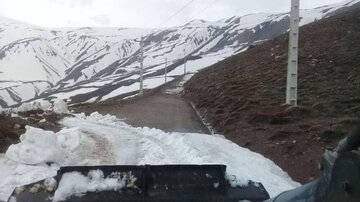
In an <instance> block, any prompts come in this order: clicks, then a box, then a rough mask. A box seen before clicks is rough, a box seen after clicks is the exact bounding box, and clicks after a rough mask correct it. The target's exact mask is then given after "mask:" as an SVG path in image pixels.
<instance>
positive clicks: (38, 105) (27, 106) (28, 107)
mask: <svg viewBox="0 0 360 202" xmlns="http://www.w3.org/2000/svg"><path fill="white" fill-rule="evenodd" d="M34 110H43V111H51V110H52V104H51V103H50V102H49V101H47V100H41V101H33V102H26V103H23V104H21V105H20V107H18V108H17V109H16V110H15V111H17V112H27V111H34Z"/></svg>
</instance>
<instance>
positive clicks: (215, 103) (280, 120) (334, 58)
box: [185, 9, 360, 182]
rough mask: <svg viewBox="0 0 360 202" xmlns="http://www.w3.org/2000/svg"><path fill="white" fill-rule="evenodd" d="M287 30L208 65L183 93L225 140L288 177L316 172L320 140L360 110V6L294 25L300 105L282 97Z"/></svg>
mask: <svg viewBox="0 0 360 202" xmlns="http://www.w3.org/2000/svg"><path fill="white" fill-rule="evenodd" d="M287 42H288V34H284V35H281V36H279V37H277V38H275V39H274V40H271V41H268V42H266V43H264V44H262V45H258V46H256V47H253V48H251V49H249V50H248V51H246V52H244V53H241V54H238V55H236V56H233V57H231V58H229V59H226V60H224V61H222V62H220V63H218V64H215V65H213V66H210V67H208V68H206V69H204V70H202V71H200V72H199V73H198V74H196V75H195V76H194V77H193V78H192V79H191V80H190V81H189V82H188V83H187V84H186V86H185V97H186V98H188V99H190V100H191V101H192V102H193V103H194V104H195V106H196V108H197V109H198V110H199V111H200V112H201V113H202V114H203V115H204V116H205V118H206V119H207V120H208V121H209V122H210V124H212V126H213V127H214V128H215V130H216V131H217V132H219V133H221V134H223V135H225V136H226V137H227V138H229V139H230V140H232V141H234V142H236V143H238V144H239V145H242V146H245V147H248V148H250V149H251V150H254V151H257V152H259V153H262V154H263V155H265V156H267V157H268V158H270V159H272V160H274V161H275V162H276V163H277V164H278V165H279V166H280V167H282V168H283V169H284V170H286V171H287V172H288V173H289V174H290V176H291V177H293V178H294V179H295V180H298V181H300V182H306V181H309V180H311V179H313V178H314V177H316V176H317V174H318V171H317V165H318V162H319V159H320V156H321V154H322V150H323V149H324V147H326V146H328V145H333V144H335V143H336V142H337V141H338V140H339V139H340V138H342V137H344V136H345V134H346V132H347V131H348V130H349V129H350V128H351V126H352V125H354V124H355V123H357V122H358V121H359V117H360V9H356V10H353V11H351V12H348V13H345V14H341V15H337V16H333V17H331V18H327V19H325V20H321V21H318V22H315V23H312V24H310V25H307V26H304V27H302V28H301V29H300V49H299V89H298V93H299V94H298V97H299V100H298V102H299V106H298V107H289V106H286V105H284V102H285V85H286V66H287V61H286V60H287V50H288V48H287V46H288V43H287Z"/></svg>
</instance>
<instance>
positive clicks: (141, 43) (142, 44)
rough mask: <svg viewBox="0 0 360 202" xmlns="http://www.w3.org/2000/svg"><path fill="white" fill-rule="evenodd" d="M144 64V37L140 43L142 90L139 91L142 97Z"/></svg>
mask: <svg viewBox="0 0 360 202" xmlns="http://www.w3.org/2000/svg"><path fill="white" fill-rule="evenodd" d="M143 62H144V37H141V41H140V89H139V95H140V96H142V95H144V89H143V88H144V78H143V73H144V72H143V71H144V69H143V68H144V67H143Z"/></svg>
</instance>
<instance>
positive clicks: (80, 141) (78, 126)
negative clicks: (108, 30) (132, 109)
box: [0, 113, 299, 200]
mask: <svg viewBox="0 0 360 202" xmlns="http://www.w3.org/2000/svg"><path fill="white" fill-rule="evenodd" d="M61 123H62V124H63V125H64V126H65V127H66V128H65V129H63V130H61V131H60V132H58V133H53V132H49V131H43V130H41V129H36V128H31V127H28V128H27V131H26V133H25V134H24V135H22V136H21V137H20V140H21V142H20V143H19V144H16V145H12V146H11V147H10V148H9V149H8V151H7V153H6V156H7V157H8V158H9V159H11V160H12V161H10V160H8V161H5V160H4V163H3V165H0V173H3V172H4V171H5V170H6V169H7V171H8V174H7V175H4V176H2V177H3V178H5V180H1V181H0V200H4V199H5V198H6V197H7V196H8V195H9V194H10V193H7V192H9V188H8V187H11V188H14V187H16V186H18V185H20V184H22V183H24V182H23V181H17V180H19V179H21V178H20V177H23V176H18V174H17V172H14V171H12V170H11V169H8V168H9V165H10V164H11V165H14V164H17V165H18V166H22V164H18V163H26V164H34V165H33V166H30V167H29V169H32V170H33V172H31V173H29V176H27V178H30V179H32V180H33V181H36V180H41V179H44V178H43V177H44V176H47V177H48V176H51V175H54V172H53V169H52V168H53V167H54V166H52V167H48V169H47V170H48V174H46V172H47V171H44V168H47V167H44V163H45V162H54V163H55V165H111V164H117V165H144V164H155V165H156V164H225V165H227V166H228V167H227V174H228V175H229V176H232V177H233V176H235V177H236V179H237V183H238V184H244V183H246V182H247V180H248V179H249V180H250V179H251V180H253V181H257V182H262V183H263V184H264V186H265V188H266V189H267V190H268V192H269V194H270V195H271V196H275V195H277V194H279V193H280V192H282V191H285V190H288V189H292V188H294V187H296V186H298V185H299V184H298V183H296V182H294V181H292V180H291V179H290V177H289V176H288V175H287V174H286V173H285V172H284V171H282V170H281V169H280V168H279V167H278V166H277V165H275V164H274V163H273V162H272V161H270V160H269V159H267V158H265V157H263V156H262V155H260V154H257V153H254V152H251V151H249V150H248V149H245V148H242V147H239V146H238V145H236V144H234V143H232V142H231V141H229V140H227V139H225V138H221V137H219V136H212V135H204V134H195V133H165V132H163V131H161V130H158V129H150V128H147V127H144V128H135V127H132V126H130V125H128V124H126V123H124V122H122V121H121V120H119V119H117V118H116V117H114V116H110V115H106V116H102V115H100V114H98V113H93V114H91V115H90V116H85V115H84V114H78V115H75V117H69V118H65V119H64V120H63V121H62V122H61ZM50 133H51V134H50ZM49 138H50V140H49ZM49 141H50V142H49ZM3 158H4V157H3ZM0 160H1V156H0ZM39 166H41V168H42V169H40V170H39V172H40V171H41V174H42V175H41V176H37V173H36V172H35V170H36V169H33V168H37V167H39ZM45 170H46V169H45Z"/></svg>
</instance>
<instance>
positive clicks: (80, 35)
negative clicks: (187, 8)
mask: <svg viewBox="0 0 360 202" xmlns="http://www.w3.org/2000/svg"><path fill="white" fill-rule="evenodd" d="M359 1H360V0H351V1H349V0H348V1H346V2H343V3H339V4H335V5H329V6H324V7H319V8H316V9H311V10H302V11H301V24H302V25H303V24H307V23H310V22H313V21H314V20H319V19H321V18H324V17H327V16H330V15H332V14H334V13H337V12H339V11H341V10H344V9H348V8H349V7H350V6H353V5H354V4H357V5H358V4H359ZM288 24H289V14H288V13H279V14H264V13H260V14H250V15H246V16H242V17H232V18H229V19H223V20H220V21H217V22H206V21H203V20H193V21H191V22H189V23H187V24H185V25H184V26H180V27H173V28H168V29H161V30H150V29H140V28H139V29H136V28H90V27H84V28H78V29H76V28H59V29H47V28H42V27H37V26H34V25H30V24H26V23H22V22H17V21H14V20H11V19H7V18H5V17H0V106H1V107H8V106H13V105H17V104H19V103H21V102H24V101H27V100H31V99H39V98H42V99H53V98H62V99H68V102H70V103H80V102H94V101H103V100H106V99H109V98H113V97H125V96H129V95H133V94H135V93H136V90H137V88H138V83H137V82H138V80H139V76H138V66H139V62H138V57H139V47H140V45H139V42H138V41H139V38H140V36H144V38H145V46H144V52H145V53H144V56H145V59H144V65H145V88H154V87H156V86H159V85H161V84H163V82H164V79H163V74H164V66H165V65H164V63H165V59H166V58H167V60H168V72H169V75H170V76H177V75H181V74H183V72H184V70H183V62H184V58H185V57H186V58H187V60H188V63H187V71H191V72H194V71H197V70H199V69H201V68H204V67H206V66H209V65H211V64H214V63H216V62H217V61H219V60H223V59H224V58H226V57H229V56H231V55H233V54H235V53H238V52H241V51H244V50H246V49H247V48H248V47H249V46H251V45H255V44H258V43H261V42H264V41H266V40H269V39H271V38H273V37H275V36H277V35H279V34H281V33H283V32H286V31H287V30H288ZM170 80H171V79H168V81H170Z"/></svg>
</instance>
